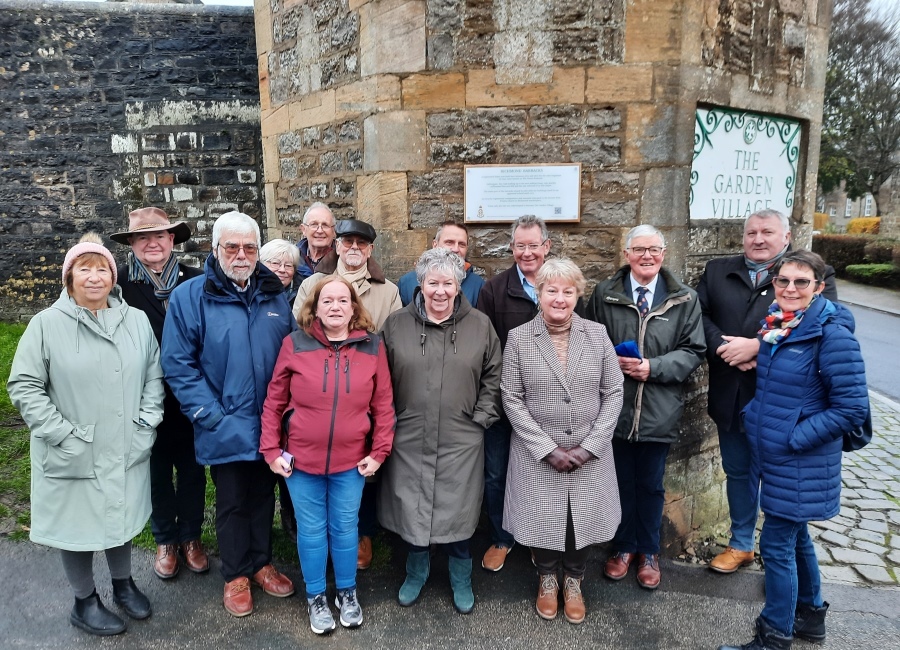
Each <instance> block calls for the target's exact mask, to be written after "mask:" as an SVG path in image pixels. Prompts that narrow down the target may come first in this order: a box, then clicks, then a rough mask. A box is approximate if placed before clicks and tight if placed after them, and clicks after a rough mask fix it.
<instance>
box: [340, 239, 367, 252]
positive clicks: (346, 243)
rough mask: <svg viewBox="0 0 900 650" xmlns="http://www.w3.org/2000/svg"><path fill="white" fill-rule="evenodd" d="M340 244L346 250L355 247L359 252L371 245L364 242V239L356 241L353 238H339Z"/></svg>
mask: <svg viewBox="0 0 900 650" xmlns="http://www.w3.org/2000/svg"><path fill="white" fill-rule="evenodd" d="M341 243H342V244H343V245H344V246H346V247H347V248H353V247H354V246H356V247H357V248H358V249H359V250H365V249H366V248H367V247H369V246H371V245H372V242H369V241H366V240H365V239H356V238H355V237H341Z"/></svg>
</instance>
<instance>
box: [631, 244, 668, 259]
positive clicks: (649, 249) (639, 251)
mask: <svg viewBox="0 0 900 650" xmlns="http://www.w3.org/2000/svg"><path fill="white" fill-rule="evenodd" d="M625 250H629V251H631V252H632V253H634V254H635V255H637V256H639V257H640V256H642V255H643V254H644V253H650V254H651V255H652V256H653V257H659V256H660V255H662V252H663V251H664V250H666V249H665V248H663V247H662V246H632V247H631V248H626V249H625Z"/></svg>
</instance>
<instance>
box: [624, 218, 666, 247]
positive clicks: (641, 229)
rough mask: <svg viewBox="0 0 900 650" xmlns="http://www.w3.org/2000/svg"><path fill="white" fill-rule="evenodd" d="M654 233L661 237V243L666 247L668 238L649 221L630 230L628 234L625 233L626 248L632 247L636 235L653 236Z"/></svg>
mask: <svg viewBox="0 0 900 650" xmlns="http://www.w3.org/2000/svg"><path fill="white" fill-rule="evenodd" d="M654 235H656V236H657V237H659V245H660V246H662V247H663V248H665V247H666V238H665V237H663V234H662V233H661V232H660V231H659V230H658V229H657V228H656V227H654V226H651V225H650V224H648V223H642V224H641V225H640V226H635V227H634V228H632V229H631V230H629V231H628V234H627V235H625V248H631V240H632V239H634V238H635V237H653V236H654Z"/></svg>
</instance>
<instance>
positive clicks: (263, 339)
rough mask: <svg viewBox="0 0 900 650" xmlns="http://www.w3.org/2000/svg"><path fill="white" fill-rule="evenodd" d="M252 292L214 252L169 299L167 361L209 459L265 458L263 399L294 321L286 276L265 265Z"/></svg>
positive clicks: (200, 456)
mask: <svg viewBox="0 0 900 650" xmlns="http://www.w3.org/2000/svg"><path fill="white" fill-rule="evenodd" d="M248 291H249V294H247V295H246V296H242V295H241V294H239V293H238V291H237V288H236V287H235V286H234V284H233V283H232V282H231V281H230V280H229V279H228V278H227V277H225V274H224V273H223V272H222V270H221V268H220V267H219V263H218V261H217V260H216V259H215V257H214V256H212V255H210V256H209V257H208V258H207V260H206V268H205V273H204V274H203V275H201V276H198V277H196V278H193V279H191V280H188V281H187V282H185V283H183V284H181V285H180V286H178V287H177V288H176V289H175V291H173V292H172V295H171V297H170V299H169V310H168V312H167V313H166V322H165V326H164V327H163V337H162V354H161V363H162V367H163V371H164V372H165V376H166V381H167V382H168V384H169V386H170V387H171V388H172V392H174V393H175V397H176V398H177V399H178V401H179V402H180V403H181V409H182V411H183V412H184V414H185V415H186V416H187V417H188V418H189V419H190V421H191V422H192V423H193V425H194V447H195V449H196V454H197V462H198V463H201V464H203V465H219V464H222V463H232V462H235V461H245V460H260V459H262V455H261V454H260V453H259V437H260V432H261V425H260V416H261V415H262V408H263V402H264V401H265V399H266V391H267V388H268V385H269V380H270V379H271V378H272V371H273V370H274V368H275V360H276V359H277V358H278V351H279V350H280V349H281V342H282V341H283V340H284V337H285V336H287V335H288V334H290V333H291V331H293V330H294V329H295V328H296V323H295V321H294V318H293V316H292V315H291V308H290V305H289V304H288V301H287V298H285V294H284V291H283V288H282V285H281V281H280V280H279V279H278V278H277V277H276V276H275V274H273V273H272V272H271V271H269V270H268V269H267V268H266V267H265V266H263V265H262V264H257V265H256V271H255V272H254V275H253V278H252V279H251V286H250V288H249V289H248ZM245 298H246V300H245Z"/></svg>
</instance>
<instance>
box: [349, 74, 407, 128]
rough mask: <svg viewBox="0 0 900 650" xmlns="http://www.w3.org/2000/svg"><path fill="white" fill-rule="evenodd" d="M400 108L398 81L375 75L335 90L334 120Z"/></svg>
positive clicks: (394, 78) (387, 76) (396, 78)
mask: <svg viewBox="0 0 900 650" xmlns="http://www.w3.org/2000/svg"><path fill="white" fill-rule="evenodd" d="M399 108H400V79H399V78H398V77H395V76H393V75H376V76H372V77H367V78H365V79H362V80H360V81H355V82H353V83H349V84H347V85H345V86H340V87H339V88H336V89H335V119H338V120H347V119H352V118H356V117H358V116H360V115H369V114H371V113H375V112H380V111H392V110H398V109H399Z"/></svg>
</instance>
